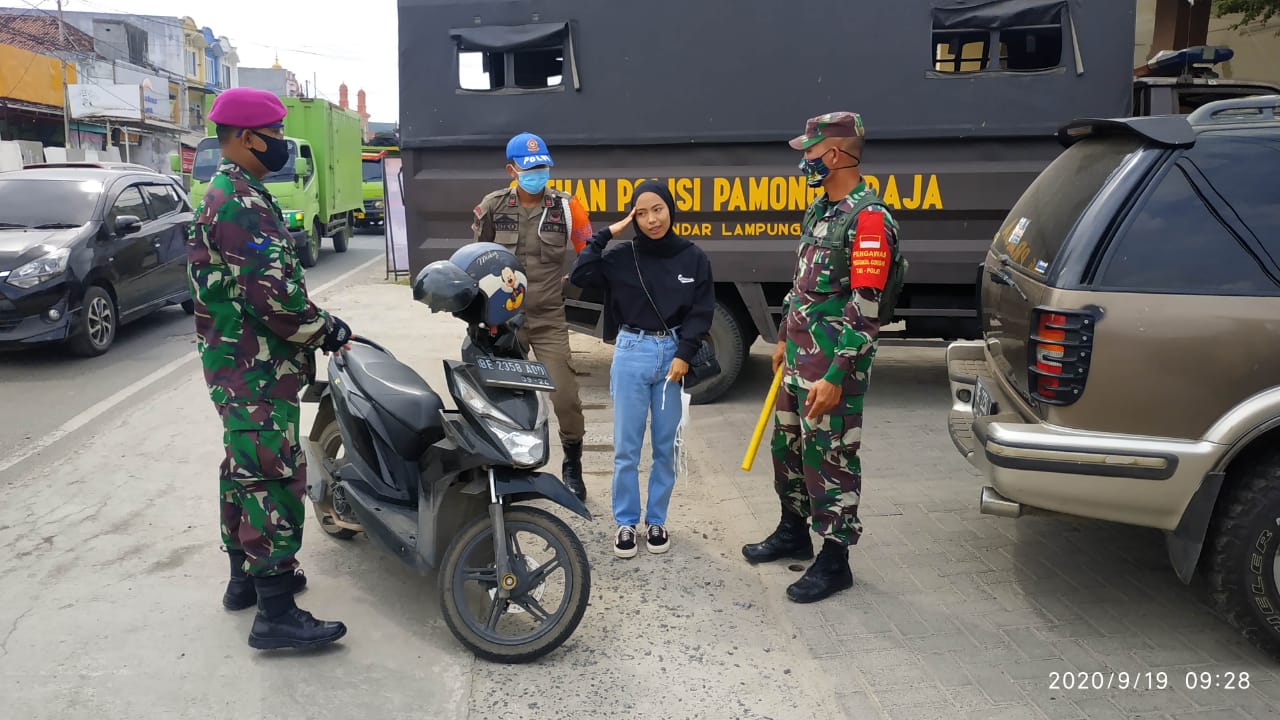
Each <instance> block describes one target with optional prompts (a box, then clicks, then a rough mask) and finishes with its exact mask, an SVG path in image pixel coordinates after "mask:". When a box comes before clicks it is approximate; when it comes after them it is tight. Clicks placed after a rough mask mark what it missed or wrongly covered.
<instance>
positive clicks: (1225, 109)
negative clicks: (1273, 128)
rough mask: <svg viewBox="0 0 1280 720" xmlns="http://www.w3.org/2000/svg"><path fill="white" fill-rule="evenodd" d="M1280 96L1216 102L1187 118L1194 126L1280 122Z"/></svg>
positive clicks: (1204, 106) (1262, 96)
mask: <svg viewBox="0 0 1280 720" xmlns="http://www.w3.org/2000/svg"><path fill="white" fill-rule="evenodd" d="M1277 109H1280V95H1255V96H1253V97H1243V98H1231V99H1229V100H1215V101H1213V102H1211V103H1205V104H1204V105H1202V106H1200V107H1198V108H1196V110H1195V112H1193V113H1191V114H1190V115H1188V116H1187V122H1189V123H1191V124H1192V125H1209V124H1212V123H1270V122H1275V121H1276V120H1280V117H1278V116H1277V113H1276V110H1277Z"/></svg>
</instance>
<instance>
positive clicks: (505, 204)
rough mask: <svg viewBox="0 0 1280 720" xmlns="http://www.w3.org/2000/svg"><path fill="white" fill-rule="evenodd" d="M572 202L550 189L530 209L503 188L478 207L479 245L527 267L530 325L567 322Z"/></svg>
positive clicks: (511, 190)
mask: <svg viewBox="0 0 1280 720" xmlns="http://www.w3.org/2000/svg"><path fill="white" fill-rule="evenodd" d="M570 199H571V196H569V195H565V194H563V193H561V192H559V191H557V190H554V189H552V188H547V189H546V191H545V192H544V193H543V197H542V201H541V202H540V203H539V204H538V205H537V206H535V207H531V208H526V207H521V205H520V198H519V197H518V196H517V195H516V190H515V188H504V189H502V190H496V191H494V192H491V193H489V194H488V195H486V196H484V199H483V200H481V201H480V204H479V205H477V206H476V209H475V219H474V221H473V222H472V224H471V231H472V234H473V235H474V238H475V240H476V242H495V243H498V244H499V245H502V246H503V247H506V248H507V249H508V250H510V251H511V252H512V253H513V254H515V256H516V258H518V259H519V260H520V264H521V265H523V266H524V274H525V277H526V278H527V279H528V285H527V286H526V292H527V294H526V295H525V322H526V326H529V327H533V326H536V325H542V324H551V323H556V324H562V323H564V277H565V273H566V272H567V271H566V264H567V263H568V261H569V259H570V257H571V253H570V250H569V248H570V243H569V237H570V235H571V234H572V232H573V228H572V222H573V220H572V214H571V212H570V208H569V202H570Z"/></svg>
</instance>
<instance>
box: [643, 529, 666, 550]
mask: <svg viewBox="0 0 1280 720" xmlns="http://www.w3.org/2000/svg"><path fill="white" fill-rule="evenodd" d="M645 546H646V547H648V548H649V552H651V553H653V554H654V555H661V554H662V553H664V552H666V551H668V550H670V549H671V537H670V536H669V535H667V529H666V528H664V527H662V526H661V525H650V526H649V531H648V532H647V533H645Z"/></svg>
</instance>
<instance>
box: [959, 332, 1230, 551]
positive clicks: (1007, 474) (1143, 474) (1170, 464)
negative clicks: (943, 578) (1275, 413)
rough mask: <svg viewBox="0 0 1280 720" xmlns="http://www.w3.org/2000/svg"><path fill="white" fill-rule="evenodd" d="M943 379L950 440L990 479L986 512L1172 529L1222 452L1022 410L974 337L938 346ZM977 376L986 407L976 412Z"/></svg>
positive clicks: (984, 496)
mask: <svg viewBox="0 0 1280 720" xmlns="http://www.w3.org/2000/svg"><path fill="white" fill-rule="evenodd" d="M947 376H948V383H949V385H950V391H951V400H952V407H951V411H950V413H949V417H948V425H949V430H950V434H951V441H952V442H953V443H954V444H955V446H956V449H957V450H958V451H959V452H960V454H961V455H963V456H964V457H965V459H966V460H968V461H969V463H970V464H972V465H973V466H974V467H975V468H977V469H978V470H979V471H981V472H982V474H983V475H984V476H986V479H987V480H988V481H989V482H990V483H991V488H990V489H986V488H984V491H983V494H982V500H981V504H980V506H981V509H982V511H983V512H985V513H988V514H995V515H1003V516H1008V517H1016V516H1017V515H1019V514H1020V513H1021V512H1022V509H1023V506H1027V507H1035V508H1041V509H1045V510H1050V511H1053V512H1061V513H1066V514H1070V515H1077V516H1081V517H1088V518H1096V519H1099V520H1110V521H1114V522H1121V523H1126V524H1131V525H1141V526H1146V527H1152V528H1158V529H1161V530H1173V529H1174V528H1176V527H1177V526H1178V522H1179V520H1180V519H1181V518H1182V514H1183V511H1184V510H1185V509H1186V507H1187V503H1188V502H1189V501H1190V499H1191V497H1192V495H1193V494H1194V493H1195V492H1196V489H1197V488H1199V487H1200V483H1201V481H1203V480H1204V477H1205V475H1206V474H1207V473H1208V472H1209V471H1210V470H1211V469H1212V467H1213V465H1214V463H1215V461H1216V460H1217V458H1219V457H1220V456H1221V453H1222V451H1223V450H1224V449H1225V448H1223V446H1221V445H1218V444H1215V443H1211V442H1205V441H1198V442H1195V441H1186V440H1177V439H1172V438H1150V437H1140V436H1134V435H1118V434H1113V433H1092V432H1088V431H1082V430H1077V429H1073V428H1067V427H1061V426H1057V425H1050V424H1048V423H1045V422H1041V421H1040V420H1039V418H1036V417H1034V416H1030V417H1028V416H1025V415H1023V414H1022V412H1021V410H1020V408H1021V404H1020V403H1018V402H1015V401H1013V400H1011V399H1010V397H1009V395H1008V393H1007V391H1006V390H1005V386H1004V384H1003V383H1002V382H1001V381H1000V380H998V379H997V378H996V377H995V375H994V373H992V371H991V366H990V364H989V363H988V361H987V357H986V346H985V343H983V342H982V341H980V340H978V341H965V342H956V343H952V344H951V345H949V346H948V347H947ZM978 378H981V379H982V384H983V387H984V388H986V389H987V390H988V391H989V392H990V393H991V396H992V399H993V400H994V406H993V407H994V410H995V413H994V414H992V415H988V416H985V417H979V418H975V417H974V410H973V407H972V397H973V394H974V387H975V385H976V382H977V379H978ZM992 491H994V492H992Z"/></svg>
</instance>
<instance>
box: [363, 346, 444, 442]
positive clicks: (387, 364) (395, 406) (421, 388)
mask: <svg viewBox="0 0 1280 720" xmlns="http://www.w3.org/2000/svg"><path fill="white" fill-rule="evenodd" d="M346 362H347V372H349V373H350V374H351V379H352V380H354V381H355V383H356V385H358V386H359V387H360V389H361V390H363V391H364V393H365V394H366V395H368V397H369V399H370V400H371V401H372V402H373V404H374V405H376V406H377V407H378V409H380V410H382V411H383V412H385V413H386V414H387V415H389V416H391V417H392V418H394V419H395V420H397V421H398V422H400V423H401V424H402V425H404V426H405V427H406V428H407V429H408V430H409V431H410V432H412V433H413V434H414V436H415V437H414V439H413V440H412V441H408V442H396V443H395V444H396V445H397V446H398V447H397V448H396V449H397V451H399V452H401V453H402V454H405V455H407V456H410V457H416V456H417V455H421V454H422V452H424V451H425V450H426V449H427V446H429V445H430V444H431V443H433V442H436V441H437V440H439V439H441V438H443V437H444V421H443V419H442V418H441V417H440V411H441V410H443V409H444V403H443V402H441V401H440V396H439V395H437V394H436V392H435V391H434V390H432V389H431V386H430V385H428V384H427V381H426V380H423V379H422V376H420V375H418V373H416V372H414V371H413V368H411V367H409V366H408V365H405V364H404V363H402V362H400V361H398V360H395V359H394V358H392V357H390V356H389V355H387V354H386V353H384V352H382V351H380V350H378V349H376V348H372V347H369V346H367V345H360V344H358V343H357V344H352V345H351V349H350V350H348V351H347V353H346ZM393 440H396V438H393Z"/></svg>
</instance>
